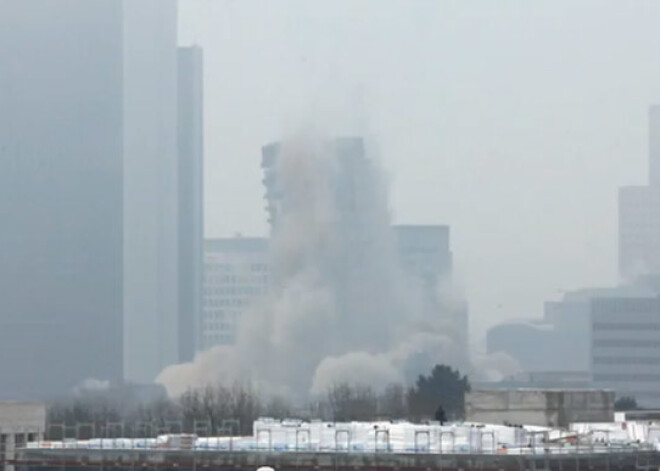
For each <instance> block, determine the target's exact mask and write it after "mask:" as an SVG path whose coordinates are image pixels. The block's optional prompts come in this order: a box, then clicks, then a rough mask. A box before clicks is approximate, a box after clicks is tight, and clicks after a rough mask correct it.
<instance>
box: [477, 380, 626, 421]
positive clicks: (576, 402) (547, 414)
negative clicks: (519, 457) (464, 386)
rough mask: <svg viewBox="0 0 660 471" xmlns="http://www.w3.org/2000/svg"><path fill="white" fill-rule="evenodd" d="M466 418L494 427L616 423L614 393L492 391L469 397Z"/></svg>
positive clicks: (526, 390)
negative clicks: (493, 425)
mask: <svg viewBox="0 0 660 471" xmlns="http://www.w3.org/2000/svg"><path fill="white" fill-rule="evenodd" d="M465 419H466V420H467V421H469V422H485V423H491V424H526V425H538V426H545V427H567V426H568V425H569V424H570V423H572V422H612V421H613V420H614V392H613V391H608V390H596V389H574V390H560V389H502V390H498V389H490V390H486V389H484V390H475V391H472V392H469V393H467V394H466V395H465Z"/></svg>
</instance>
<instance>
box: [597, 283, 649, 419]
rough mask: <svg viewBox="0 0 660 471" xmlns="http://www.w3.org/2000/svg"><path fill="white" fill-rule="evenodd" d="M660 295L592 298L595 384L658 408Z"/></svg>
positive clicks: (641, 404) (641, 403)
mask: <svg viewBox="0 0 660 471" xmlns="http://www.w3.org/2000/svg"><path fill="white" fill-rule="evenodd" d="M659 332H660V298H658V297H657V296H653V297H637V298H633V297H618V298H596V299H593V300H592V301H591V363H592V374H593V382H594V385H596V386H598V387H606V388H611V389H613V390H614V391H615V392H616V393H617V396H619V397H621V396H632V397H634V398H635V399H636V400H637V403H638V404H639V405H640V406H642V407H647V408H658V407H660V339H659V338H658V333H659Z"/></svg>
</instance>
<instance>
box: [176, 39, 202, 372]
mask: <svg viewBox="0 0 660 471" xmlns="http://www.w3.org/2000/svg"><path fill="white" fill-rule="evenodd" d="M178 78H179V83H178V89H179V101H178V113H179V133H178V147H179V320H178V324H179V361H182V362H183V361H191V360H192V359H193V358H194V356H195V351H196V349H197V345H198V343H199V341H200V336H199V332H200V323H201V317H202V283H203V271H204V269H203V264H204V261H203V259H204V104H203V94H204V92H203V86H204V78H203V56H202V49H201V48H199V47H196V46H191V47H180V48H179V77H178Z"/></svg>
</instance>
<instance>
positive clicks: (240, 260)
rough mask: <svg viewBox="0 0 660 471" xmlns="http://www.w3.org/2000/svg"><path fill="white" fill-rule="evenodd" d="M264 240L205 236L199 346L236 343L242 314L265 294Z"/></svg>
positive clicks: (266, 240)
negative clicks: (202, 306)
mask: <svg viewBox="0 0 660 471" xmlns="http://www.w3.org/2000/svg"><path fill="white" fill-rule="evenodd" d="M269 272H270V264H269V255H268V239H265V238H261V237H234V238H226V239H207V240H206V242H205V248H204V302H203V305H204V310H203V315H202V322H201V342H200V349H201V350H206V349H208V348H211V347H213V346H216V345H233V344H234V343H235V342H236V337H237V333H238V329H239V327H240V322H241V319H242V317H243V316H244V315H245V313H246V312H248V311H249V309H250V308H251V307H253V306H255V304H256V303H258V302H259V301H260V300H263V299H264V298H265V296H266V295H267V294H268V287H269Z"/></svg>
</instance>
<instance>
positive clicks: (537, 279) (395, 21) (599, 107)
mask: <svg viewBox="0 0 660 471" xmlns="http://www.w3.org/2000/svg"><path fill="white" fill-rule="evenodd" d="M658 25H660V2H657V1H640V0H636V1H604V0H594V1H575V0H567V1H558V0H549V1H533V2H530V1H529V0H520V1H505V0H499V1H486V0H484V1H479V2H475V1H468V0H455V1H412V0H401V1H387V0H371V1H367V0H343V1H342V0H328V1H321V0H316V1H312V0H289V1H287V0H278V1H272V0H261V1H257V0H233V1H232V0H180V26H181V31H180V33H181V34H180V37H181V42H182V43H183V44H189V43H192V42H196V43H198V44H200V45H201V46H202V47H203V48H204V50H205V61H206V63H205V67H206V75H205V80H206V84H205V94H206V96H205V105H206V174H205V184H206V234H207V236H222V235H232V234H234V233H236V232H241V233H243V234H246V235H247V234H249V235H255V234H256V235H259V234H265V233H266V231H267V227H266V222H265V214H264V211H263V206H264V204H263V200H262V195H263V189H262V187H261V169H260V166H259V164H260V147H261V145H262V144H264V143H266V142H268V141H272V140H277V139H279V138H281V137H282V136H284V135H290V134H291V133H294V132H296V131H297V130H299V129H300V128H303V127H306V126H311V125H313V126H316V127H317V128H322V129H323V130H324V131H325V132H326V133H327V134H330V135H335V134H346V133H348V134H358V133H359V134H365V135H368V136H369V137H371V138H373V139H375V140H376V141H377V142H378V145H379V154H380V155H381V157H382V160H383V163H384V165H385V167H386V169H387V170H388V172H389V174H390V178H391V193H392V198H391V200H392V201H391V202H392V210H393V214H394V219H395V221H396V222H402V223H444V224H449V225H450V226H451V230H452V248H453V251H454V254H455V260H456V269H457V272H458V275H459V279H460V280H461V281H462V283H463V284H464V286H465V290H466V292H467V296H468V299H469V301H470V306H471V309H470V311H471V312H470V315H471V327H472V328H473V335H474V334H477V335H479V334H480V333H483V330H484V329H485V328H486V327H488V326H490V325H492V324H494V323H496V322H499V321H501V320H504V319H509V318H520V317H539V316H540V315H541V313H542V303H543V301H544V300H548V299H554V298H558V297H559V296H561V293H560V290H567V289H574V288H579V287H584V286H595V285H602V284H610V283H613V282H615V281H616V279H617V276H616V257H617V254H616V245H617V233H616V217H617V208H616V197H617V187H618V186H620V185H626V184H637V183H645V182H646V178H647V148H648V145H647V113H648V106H649V105H650V104H653V103H660V53H659V52H658V50H659V49H658V46H660V28H658Z"/></svg>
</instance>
